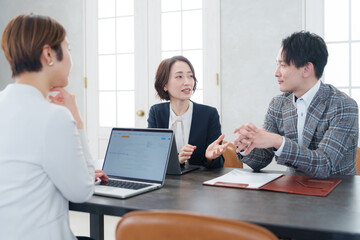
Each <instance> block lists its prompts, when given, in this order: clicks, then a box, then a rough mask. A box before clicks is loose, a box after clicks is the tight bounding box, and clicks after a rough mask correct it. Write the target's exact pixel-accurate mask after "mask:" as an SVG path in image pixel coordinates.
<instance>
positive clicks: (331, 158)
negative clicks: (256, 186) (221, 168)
mask: <svg viewBox="0 0 360 240" xmlns="http://www.w3.org/2000/svg"><path fill="white" fill-rule="evenodd" d="M292 99H293V94H292V93H284V94H282V95H279V96H276V97H274V98H273V99H272V101H271V103H270V106H269V109H268V111H267V114H266V117H265V122H264V128H265V129H266V130H267V131H268V132H273V133H277V134H279V135H281V136H284V137H285V145H284V148H283V151H282V154H281V155H280V157H277V156H275V159H276V161H277V163H278V164H281V165H285V166H288V167H292V168H294V169H295V170H297V171H301V172H303V173H305V174H307V175H309V176H312V177H316V178H327V177H329V175H331V174H333V175H355V174H356V167H355V157H356V150H357V146H358V135H359V129H358V128H359V125H358V106H357V104H356V102H355V101H354V100H353V99H352V98H350V97H349V96H347V95H346V94H344V93H343V92H340V91H339V90H337V89H336V88H335V87H333V86H332V85H328V84H323V83H321V86H320V89H319V91H318V92H317V93H316V95H315V97H314V99H313V100H312V102H311V103H310V106H309V108H308V112H307V116H306V120H305V126H304V132H303V144H302V145H299V144H298V143H297V142H298V139H297V138H298V134H297V111H296V107H295V106H294V104H293V100H292ZM274 155H275V154H274V151H273V150H272V149H254V150H253V151H252V152H251V153H250V154H249V155H248V156H246V157H243V158H242V159H241V161H242V162H244V163H246V164H247V165H249V166H250V167H251V168H252V169H254V170H260V169H262V168H264V167H266V166H267V165H268V164H269V163H270V162H271V161H272V159H273V157H274Z"/></svg>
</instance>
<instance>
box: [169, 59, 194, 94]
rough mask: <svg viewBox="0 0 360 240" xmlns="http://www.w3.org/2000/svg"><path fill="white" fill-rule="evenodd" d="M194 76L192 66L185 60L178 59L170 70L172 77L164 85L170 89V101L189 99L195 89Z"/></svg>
mask: <svg viewBox="0 0 360 240" xmlns="http://www.w3.org/2000/svg"><path fill="white" fill-rule="evenodd" d="M194 84H195V80H194V76H193V72H192V71H191V69H190V66H189V65H188V64H187V63H185V62H183V61H176V62H175V63H174V64H173V65H172V67H171V70H170V77H169V80H168V82H167V84H166V85H165V87H164V91H168V93H169V96H170V101H174V100H175V101H176V100H180V101H186V100H189V99H190V97H191V95H192V92H193V89H194Z"/></svg>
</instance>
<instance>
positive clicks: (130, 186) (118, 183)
mask: <svg viewBox="0 0 360 240" xmlns="http://www.w3.org/2000/svg"><path fill="white" fill-rule="evenodd" d="M100 185H105V186H110V187H118V188H126V189H133V190H138V189H141V188H145V187H149V186H151V184H145V183H136V182H127V181H118V180H110V179H109V181H108V182H101V183H100Z"/></svg>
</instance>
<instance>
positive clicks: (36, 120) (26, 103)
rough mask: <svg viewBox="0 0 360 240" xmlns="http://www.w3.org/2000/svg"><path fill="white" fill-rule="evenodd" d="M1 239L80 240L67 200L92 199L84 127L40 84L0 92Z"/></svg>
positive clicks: (91, 167) (17, 86)
mask: <svg viewBox="0 0 360 240" xmlns="http://www.w3.org/2000/svg"><path fill="white" fill-rule="evenodd" d="M0 116H1V117H0V182H1V184H0V198H1V201H0V236H1V239H13V240H16V239H44V240H45V239H52V240H64V239H66V240H68V239H76V238H75V236H74V235H73V233H72V232H71V230H70V225H69V216H68V212H69V201H72V202H83V201H86V200H88V199H89V198H90V197H91V196H92V194H93V191H94V171H95V170H94V165H93V160H92V158H91V155H90V151H89V147H88V144H87V140H86V137H85V133H84V131H83V130H81V131H78V130H77V128H76V123H75V121H74V119H73V117H72V115H71V113H70V111H69V110H68V109H66V108H65V107H62V106H58V105H55V104H51V103H49V102H48V101H47V100H46V99H45V98H44V96H43V95H42V94H41V93H40V91H38V90H37V89H36V88H34V87H32V86H30V85H24V84H10V85H8V86H7V87H6V88H5V89H4V90H3V91H2V92H0Z"/></svg>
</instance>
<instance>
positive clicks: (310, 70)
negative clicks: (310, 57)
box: [303, 62, 315, 78]
mask: <svg viewBox="0 0 360 240" xmlns="http://www.w3.org/2000/svg"><path fill="white" fill-rule="evenodd" d="M303 74H304V77H305V78H307V77H310V76H311V75H313V74H314V75H315V69H314V65H313V64H312V63H311V62H308V63H306V64H305V66H304V72H303Z"/></svg>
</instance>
